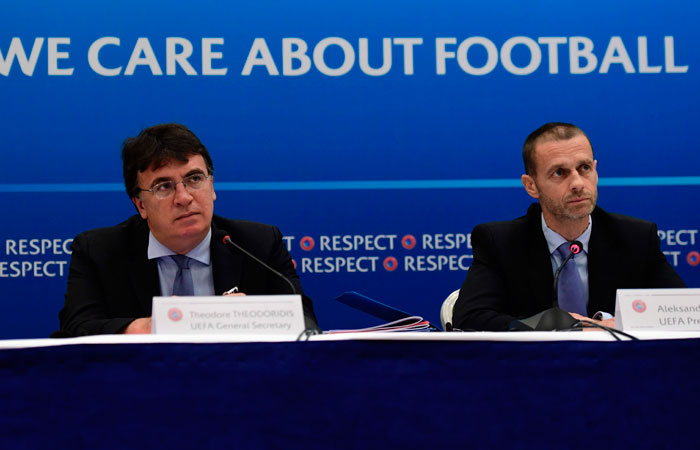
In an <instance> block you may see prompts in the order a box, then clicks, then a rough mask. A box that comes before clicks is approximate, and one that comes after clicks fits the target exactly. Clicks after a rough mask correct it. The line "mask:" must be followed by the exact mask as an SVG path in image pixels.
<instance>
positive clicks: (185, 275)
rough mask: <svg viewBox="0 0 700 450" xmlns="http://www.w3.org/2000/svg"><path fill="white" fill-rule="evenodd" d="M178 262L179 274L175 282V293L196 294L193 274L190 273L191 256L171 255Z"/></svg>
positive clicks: (183, 294) (181, 294)
mask: <svg viewBox="0 0 700 450" xmlns="http://www.w3.org/2000/svg"><path fill="white" fill-rule="evenodd" d="M170 257H171V258H172V260H173V261H175V263H176V264H177V275H175V282H174V283H173V295H179V296H185V295H194V286H193V285H192V274H191V273H190V258H189V257H187V256H185V255H170Z"/></svg>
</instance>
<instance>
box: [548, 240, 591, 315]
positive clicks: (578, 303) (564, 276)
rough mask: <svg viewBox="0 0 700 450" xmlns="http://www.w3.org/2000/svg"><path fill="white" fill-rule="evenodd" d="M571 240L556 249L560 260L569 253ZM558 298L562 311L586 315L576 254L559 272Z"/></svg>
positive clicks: (585, 300) (585, 301)
mask: <svg viewBox="0 0 700 450" xmlns="http://www.w3.org/2000/svg"><path fill="white" fill-rule="evenodd" d="M570 246H571V242H564V243H563V244H561V245H560V246H559V247H558V248H557V249H556V252H557V253H558V254H559V257H560V258H561V260H562V262H563V261H564V259H566V257H567V256H569V254H570V253H571V251H570V250H569V247H570ZM558 300H559V307H560V308H561V309H563V310H564V311H568V312H574V313H578V314H581V315H582V316H587V315H588V313H587V312H586V303H587V299H586V298H585V297H584V294H583V281H581V276H580V275H579V273H578V269H577V267H576V256H573V257H572V258H571V259H570V260H569V261H568V262H567V263H566V265H565V266H564V267H563V268H562V269H561V272H560V273H559V285H558Z"/></svg>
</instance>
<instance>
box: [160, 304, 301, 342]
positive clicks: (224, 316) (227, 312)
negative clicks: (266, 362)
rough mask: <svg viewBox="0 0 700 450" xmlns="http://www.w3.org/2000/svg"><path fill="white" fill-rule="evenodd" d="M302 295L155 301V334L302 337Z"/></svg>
mask: <svg viewBox="0 0 700 450" xmlns="http://www.w3.org/2000/svg"><path fill="white" fill-rule="evenodd" d="M304 329H305V327H304V313H303V310H302V307H301V296H300V295H246V296H226V297H223V296H212V297H153V312H152V323H151V332H152V333H153V334H267V335H270V334H272V335H280V334H284V335H299V334H301V332H303V331H304Z"/></svg>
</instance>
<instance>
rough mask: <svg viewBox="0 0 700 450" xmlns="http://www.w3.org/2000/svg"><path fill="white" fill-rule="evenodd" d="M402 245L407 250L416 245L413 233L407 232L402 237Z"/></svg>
mask: <svg viewBox="0 0 700 450" xmlns="http://www.w3.org/2000/svg"><path fill="white" fill-rule="evenodd" d="M401 245H403V248H405V249H406V250H411V249H412V248H413V247H415V246H416V238H415V236H413V235H412V234H407V235H406V236H404V237H403V238H401Z"/></svg>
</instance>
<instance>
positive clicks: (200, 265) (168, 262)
mask: <svg viewBox="0 0 700 450" xmlns="http://www.w3.org/2000/svg"><path fill="white" fill-rule="evenodd" d="M210 242H211V228H209V233H207V236H206V237H205V238H204V240H202V242H200V243H199V245H197V246H196V247H195V248H193V249H192V250H191V251H190V252H189V253H187V254H186V255H185V256H187V257H189V258H191V259H192V261H190V273H191V274H192V284H193V286H194V295H215V293H214V271H213V269H212V266H211V253H210V248H209V244H210ZM175 254H176V253H175V252H174V251H172V250H170V249H169V248H168V247H166V246H165V245H163V244H161V243H160V242H158V239H156V237H155V236H153V233H150V232H149V236H148V259H158V279H159V280H160V295H162V296H164V297H169V296H171V295H173V283H174V282H175V275H177V263H175V261H173V260H172V258H170V257H169V256H170V255H175Z"/></svg>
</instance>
